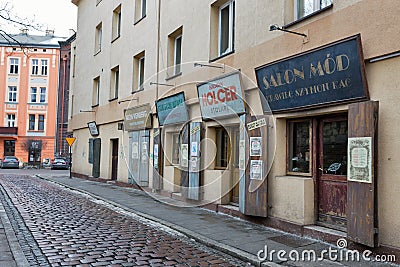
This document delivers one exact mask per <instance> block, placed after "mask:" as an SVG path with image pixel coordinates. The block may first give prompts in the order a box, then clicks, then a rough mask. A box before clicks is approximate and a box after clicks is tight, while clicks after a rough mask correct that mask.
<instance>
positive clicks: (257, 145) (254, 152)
mask: <svg viewBox="0 0 400 267" xmlns="http://www.w3.org/2000/svg"><path fill="white" fill-rule="evenodd" d="M261 154H262V137H250V157H261Z"/></svg>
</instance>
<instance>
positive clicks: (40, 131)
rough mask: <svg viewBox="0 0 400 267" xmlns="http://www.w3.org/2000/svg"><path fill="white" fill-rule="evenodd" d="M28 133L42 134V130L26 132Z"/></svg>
mask: <svg viewBox="0 0 400 267" xmlns="http://www.w3.org/2000/svg"><path fill="white" fill-rule="evenodd" d="M27 132H28V133H44V130H28V131H27Z"/></svg>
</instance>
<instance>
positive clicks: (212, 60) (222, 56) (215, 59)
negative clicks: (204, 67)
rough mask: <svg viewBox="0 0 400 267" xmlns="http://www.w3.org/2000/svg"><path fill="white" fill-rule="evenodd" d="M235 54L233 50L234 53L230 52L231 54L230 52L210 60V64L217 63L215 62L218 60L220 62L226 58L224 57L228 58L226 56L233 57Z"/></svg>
mask: <svg viewBox="0 0 400 267" xmlns="http://www.w3.org/2000/svg"><path fill="white" fill-rule="evenodd" d="M233 53H235V50H232V51H230V52H228V53H225V54H222V55H220V56H218V57H216V58H213V59H210V60H209V62H210V63H211V62H215V61H217V60H219V59H221V58H224V57H226V56H229V55H232V54H233Z"/></svg>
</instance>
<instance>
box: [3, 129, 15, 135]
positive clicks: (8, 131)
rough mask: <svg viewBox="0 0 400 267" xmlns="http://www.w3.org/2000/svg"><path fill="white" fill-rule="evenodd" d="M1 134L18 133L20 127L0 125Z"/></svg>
mask: <svg viewBox="0 0 400 267" xmlns="http://www.w3.org/2000/svg"><path fill="white" fill-rule="evenodd" d="M0 135H18V127H0Z"/></svg>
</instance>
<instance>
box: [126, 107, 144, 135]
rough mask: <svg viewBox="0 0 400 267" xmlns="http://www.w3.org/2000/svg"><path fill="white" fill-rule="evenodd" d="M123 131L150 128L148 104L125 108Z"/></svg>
mask: <svg viewBox="0 0 400 267" xmlns="http://www.w3.org/2000/svg"><path fill="white" fill-rule="evenodd" d="M124 128H125V131H137V130H144V129H148V128H151V108H150V104H145V105H141V106H138V107H133V108H129V109H127V110H125V120H124Z"/></svg>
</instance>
